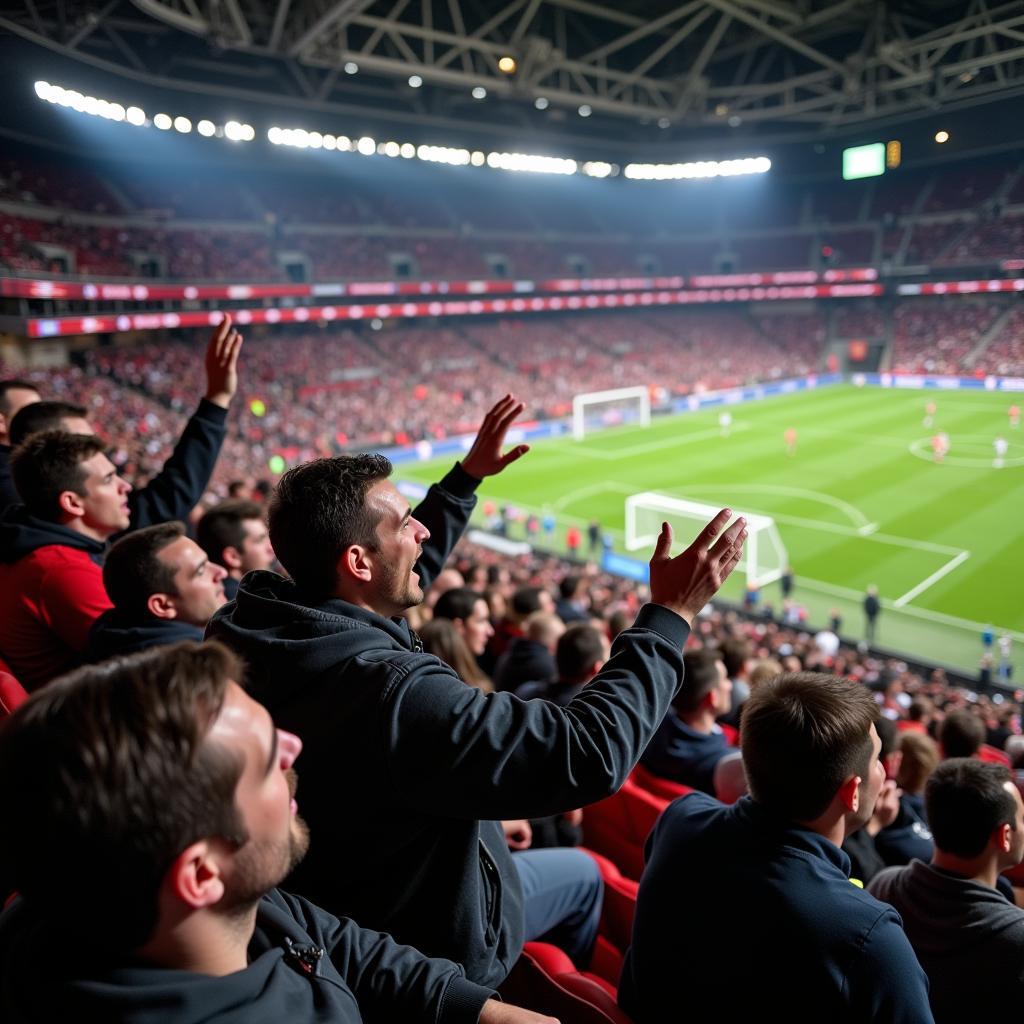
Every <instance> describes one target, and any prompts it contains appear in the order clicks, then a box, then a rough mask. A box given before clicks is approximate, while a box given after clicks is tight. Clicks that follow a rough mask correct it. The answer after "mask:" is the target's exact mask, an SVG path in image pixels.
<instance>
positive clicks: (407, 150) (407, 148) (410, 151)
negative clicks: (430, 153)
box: [399, 142, 416, 160]
mask: <svg viewBox="0 0 1024 1024" xmlns="http://www.w3.org/2000/svg"><path fill="white" fill-rule="evenodd" d="M399 152H400V153H401V154H402V156H403V157H404V158H405V159H406V160H411V159H412V158H413V157H414V156H415V155H416V147H415V146H414V145H413V144H412V143H411V142H403V143H402V145H401V146H400V147H399Z"/></svg>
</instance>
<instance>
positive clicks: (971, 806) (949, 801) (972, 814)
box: [924, 757, 1017, 857]
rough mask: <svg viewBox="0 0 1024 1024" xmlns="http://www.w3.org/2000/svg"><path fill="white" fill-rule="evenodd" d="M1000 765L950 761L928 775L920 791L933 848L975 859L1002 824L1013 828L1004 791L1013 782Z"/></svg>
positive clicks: (961, 759) (1010, 799) (968, 759)
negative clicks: (922, 789) (922, 793)
mask: <svg viewBox="0 0 1024 1024" xmlns="http://www.w3.org/2000/svg"><path fill="white" fill-rule="evenodd" d="M1012 781H1013V780H1012V779H1011V777H1010V772H1009V770H1008V769H1007V768H1005V767H1004V766H1003V765H1001V764H987V763H986V762H984V761H978V760H977V759H975V758H973V757H951V758H950V759H949V760H948V761H943V762H942V763H941V764H940V765H939V766H938V767H937V768H936V769H935V771H933V772H932V774H931V777H930V778H929V779H928V782H927V784H926V785H925V789H924V805H925V811H926V813H927V815H928V827H929V828H930V829H931V831H932V836H933V837H934V839H935V846H936V848H937V849H939V850H941V851H942V852H943V853H951V854H954V855H955V856H957V857H976V856H977V855H978V854H979V853H981V852H982V850H984V849H985V844H986V843H987V842H988V840H989V837H990V836H991V835H992V833H993V832H994V831H995V830H996V829H997V828H999V827H1000V826H1001V825H1014V826H1015V824H1016V816H1017V807H1016V802H1015V801H1014V799H1013V796H1012V795H1011V794H1010V793H1009V792H1008V791H1007V790H1006V789H1005V788H1004V786H1005V784H1006V783H1007V782H1012Z"/></svg>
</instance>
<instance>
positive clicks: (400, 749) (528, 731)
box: [383, 604, 689, 819]
mask: <svg viewBox="0 0 1024 1024" xmlns="http://www.w3.org/2000/svg"><path fill="white" fill-rule="evenodd" d="M688 635H689V627H688V626H687V624H686V622H685V621H684V620H683V619H681V618H680V617H679V616H678V615H676V614H675V613H674V612H671V611H669V610H668V609H667V608H664V607H662V606H660V605H650V604H649V605H646V606H645V607H644V608H642V609H641V611H640V614H639V615H638V616H637V621H636V624H635V625H634V626H633V627H632V628H631V629H627V630H625V631H624V632H622V633H620V634H619V636H618V637H617V638H616V640H615V644H614V645H613V647H612V656H611V658H609V660H608V661H607V662H606V663H605V665H604V667H603V668H602V669H601V671H600V672H599V673H598V674H597V675H596V676H595V677H594V678H593V679H592V680H591V681H590V683H588V684H587V686H585V687H584V688H583V690H582V691H581V692H580V694H579V695H578V696H577V697H575V698H574V699H573V700H572V701H570V702H569V704H567V705H566V706H565V707H559V706H558V705H556V704H553V703H551V702H550V701H545V700H530V701H524V700H520V699H519V698H518V697H515V696H514V695H512V694H510V693H491V694H483V693H481V692H480V691H479V690H477V689H475V688H473V687H470V686H467V685H466V684H465V683H463V682H462V681H461V680H460V679H459V677H458V676H457V675H456V674H455V673H454V672H453V671H452V670H451V669H449V668H448V666H447V665H445V664H443V663H442V662H440V661H438V660H437V659H436V658H430V657H425V656H423V655H420V656H418V660H416V661H415V662H413V661H411V660H410V662H409V665H410V667H409V669H408V670H407V671H405V672H403V670H402V669H401V668H399V669H398V671H397V672H396V673H395V676H396V677H397V678H392V680H391V685H390V689H389V690H388V691H386V693H385V696H384V713H385V720H384V726H383V727H384V729H385V730H386V735H385V737H384V742H385V744H386V748H387V751H388V767H389V770H390V772H391V781H392V784H393V785H394V787H395V789H396V792H397V793H398V795H399V798H401V799H405V800H407V802H408V803H409V804H410V806H414V807H416V808H417V809H418V810H421V811H423V810H428V811H431V810H432V811H433V812H435V813H437V814H438V815H442V816H444V817H458V818H485V819H487V818H490V819H496V818H539V817H543V816H545V815H548V814H557V813H559V812H562V811H567V810H570V809H572V808H574V807H582V806H584V805H585V804H589V803H593V802H594V801H595V800H600V799H602V798H603V797H606V796H608V795H610V794H612V793H614V792H615V791H616V790H617V789H618V788H619V787H620V786H621V785H622V783H623V782H624V781H625V779H626V776H627V775H628V774H629V773H630V771H632V769H633V766H634V765H635V764H636V761H637V759H638V758H639V756H640V754H641V752H642V751H643V749H644V747H645V746H646V745H647V743H648V742H649V741H650V738H651V735H652V734H653V732H654V730H655V729H656V728H657V726H658V723H659V722H660V721H661V719H662V718H663V716H664V715H665V712H666V710H667V709H668V706H669V702H670V701H671V699H672V696H673V694H674V693H675V692H676V689H677V688H678V687H679V684H680V682H681V681H682V677H683V654H682V651H683V645H684V644H685V643H686V638H687V636H688Z"/></svg>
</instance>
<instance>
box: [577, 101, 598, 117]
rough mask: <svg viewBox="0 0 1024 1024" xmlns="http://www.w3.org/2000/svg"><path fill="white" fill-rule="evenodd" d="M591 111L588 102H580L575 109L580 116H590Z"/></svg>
mask: <svg viewBox="0 0 1024 1024" xmlns="http://www.w3.org/2000/svg"><path fill="white" fill-rule="evenodd" d="M593 112H594V111H593V110H592V109H591V107H590V104H589V103H581V104H580V106H579V109H578V111H577V113H578V114H579V115H580V117H590V115H591V114H592V113H593Z"/></svg>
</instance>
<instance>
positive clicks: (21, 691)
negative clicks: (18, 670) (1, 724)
mask: <svg viewBox="0 0 1024 1024" xmlns="http://www.w3.org/2000/svg"><path fill="white" fill-rule="evenodd" d="M26 700H28V694H27V693H26V692H25V687H23V686H22V685H21V683H19V682H18V680H17V679H15V678H14V676H12V675H11V673H10V672H7V671H5V670H4V668H3V667H2V666H0V718H6V717H7V716H8V715H13V714H14V712H15V711H16V710H17V709H18V708H19V707H21V705H22V704H24V703H25V701H26Z"/></svg>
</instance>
